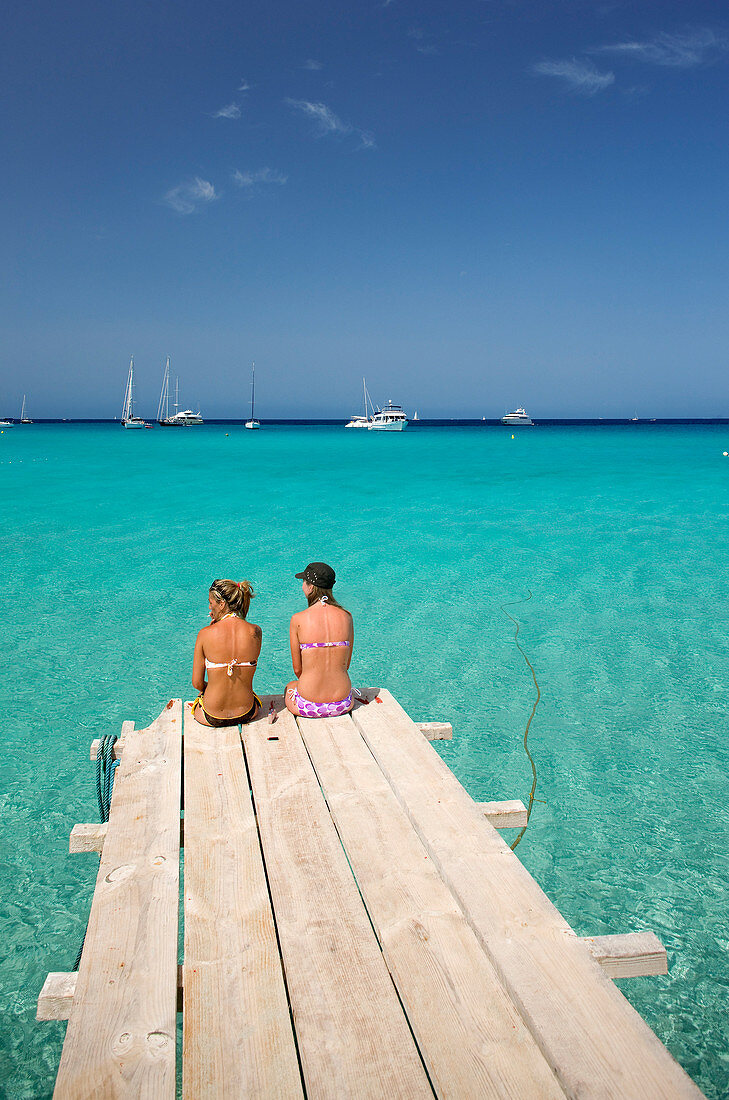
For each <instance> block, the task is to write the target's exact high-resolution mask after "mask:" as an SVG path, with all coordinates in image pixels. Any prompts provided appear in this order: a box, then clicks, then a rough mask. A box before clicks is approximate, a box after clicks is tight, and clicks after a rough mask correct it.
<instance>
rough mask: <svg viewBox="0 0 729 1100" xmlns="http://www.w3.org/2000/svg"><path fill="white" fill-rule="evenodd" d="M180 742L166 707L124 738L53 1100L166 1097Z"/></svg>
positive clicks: (170, 1080)
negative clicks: (148, 722)
mask: <svg viewBox="0 0 729 1100" xmlns="http://www.w3.org/2000/svg"><path fill="white" fill-rule="evenodd" d="M181 734H182V707H181V703H180V701H179V700H172V701H171V702H170V703H169V704H168V705H167V708H166V709H165V711H163V713H162V714H161V715H160V716H159V718H157V719H156V720H155V721H154V722H153V723H152V725H151V726H150V727H149V728H148V729H145V730H138V731H135V732H134V733H132V734H130V735H129V736H128V737H127V739H126V743H125V752H124V756H123V758H122V762H121V764H120V766H119V768H118V771H117V776H116V779H115V782H114V791H113V797H112V802H111V814H110V819H109V830H108V834H107V838H106V842H105V844H104V850H103V853H102V856H101V863H100V867H99V874H98V877H97V880H96V889H95V891H94V897H93V902H92V905H91V915H90V917H89V924H88V929H87V932H86V942H85V945H84V950H83V955H82V957H81V965H80V967H79V973H78V979H77V983H76V991H75V995H74V1002H73V1008H72V1010H71V1016H70V1019H69V1023H68V1030H67V1032H66V1041H65V1043H64V1045H63V1054H62V1056H61V1063H60V1067H59V1070H58V1077H57V1080H56V1090H55V1092H54V1097H56V1098H58V1100H84V1098H86V1097H92V1096H93V1097H102V1096H104V1097H106V1096H109V1097H111V1096H113V1097H129V1098H131V1097H145V1098H148V1100H151V1098H154V1100H158V1098H159V1100H162V1098H170V1100H172V1098H173V1097H174V1095H175V1032H176V1008H177V911H178V886H179V852H180V761H181V744H180V743H181Z"/></svg>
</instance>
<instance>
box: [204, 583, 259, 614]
mask: <svg viewBox="0 0 729 1100" xmlns="http://www.w3.org/2000/svg"><path fill="white" fill-rule="evenodd" d="M210 591H211V592H212V594H213V596H214V597H215V599H216V600H217V601H218V603H226V604H227V605H228V607H229V608H230V610H231V611H232V612H233V614H234V615H238V616H239V618H241V619H245V617H246V615H247V614H248V608H249V607H250V604H251V600H252V599H253V597H254V596H255V592H254V591H253V587H252V585H251V582H250V581H227V580H215V581H213V583H212V584H211V585H210Z"/></svg>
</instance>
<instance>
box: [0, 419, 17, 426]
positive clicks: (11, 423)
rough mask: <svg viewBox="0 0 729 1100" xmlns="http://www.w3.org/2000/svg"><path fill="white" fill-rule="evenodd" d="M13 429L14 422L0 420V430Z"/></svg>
mask: <svg viewBox="0 0 729 1100" xmlns="http://www.w3.org/2000/svg"><path fill="white" fill-rule="evenodd" d="M14 427H15V421H14V420H0V428H14Z"/></svg>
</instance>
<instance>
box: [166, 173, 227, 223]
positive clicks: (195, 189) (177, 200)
mask: <svg viewBox="0 0 729 1100" xmlns="http://www.w3.org/2000/svg"><path fill="white" fill-rule="evenodd" d="M217 197H218V196H217V195H216V194H215V188H214V187H213V185H212V183H210V182H209V181H208V180H203V179H200V177H199V176H195V178H194V179H193V180H188V181H186V182H185V183H179V184H178V185H177V187H173V188H172V190H171V191H168V192H167V194H166V195H165V199H164V201H165V202H166V203H167V205H168V206H169V207H171V208H172V209H173V210H175V211H176V212H177V213H178V214H193V213H194V212H195V210H197V208H198V207H199V206H202V205H203V204H204V203H208V202H212V201H213V200H214V199H217Z"/></svg>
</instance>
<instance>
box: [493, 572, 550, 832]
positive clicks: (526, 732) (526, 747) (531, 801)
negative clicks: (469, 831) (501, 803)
mask: <svg viewBox="0 0 729 1100" xmlns="http://www.w3.org/2000/svg"><path fill="white" fill-rule="evenodd" d="M527 591H528V592H529V589H527ZM531 598H532V594H531V592H529V595H528V596H527V600H530V599H531ZM527 600H514V601H513V602H512V603H505V604H502V605H501V607H500V608H499V610H500V611H503V612H504V614H505V615H506V616H507V618H509V619H511V621H512V623H514V625H515V626H516V630H515V631H514V644H515V645H516V648H517V649H518V650H519V652H520V653H521V655H522V657H523V658H524V660H525V661H526V663H527V665H528V666H529V671H530V672H531V674H532V680H533V681H534V687H535V688H536V689H537V697H536V699H535V700H534V706H533V707H532V713H531V714H530V715H529V721H528V722H527V724H526V729H525V730H524V752H525V753H526V754H527V756H528V757H529V763H530V764H531V766H532V789H531V790H530V792H529V805H528V806H527V819H526V825H525V826H524V828H523V829H522V830H521V832H520V833H519V835H518V837H517V838H516V840H515V841H514V843H513V844H512V845H511V850H512V852H513V851H514V849H515V848H516V846H517V844H518V843H519V841H520V840H521V838H522V837H523V836H524V833H525V832H526V828H527V825H528V824H529V818H530V817H531V815H532V807H533V805H534V792H535V791H536V789H537V766H536V764H535V763H534V758H533V757H532V754H531V753H530V752H529V744H528V742H529V727H530V726H531V724H532V718H533V717H534V715H535V714H536V710H537V707H538V706H539V700H540V699H541V697H542V693H541V691H540V690H539V684H538V683H537V674H536V672H535V671H534V666H533V665H532V663H531V661H530V660H529V658H528V657H527V655H526V653H525V652H524V650H523V649H522V647H521V645H520V644H519V630H520V628H521V623H520V622H519V620H518V619H515V618H514V616H513V615H510V614H509V612H508V611H507V610H506V608H507V607H514V606H516V605H517V604H520V603H526V602H527Z"/></svg>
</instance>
